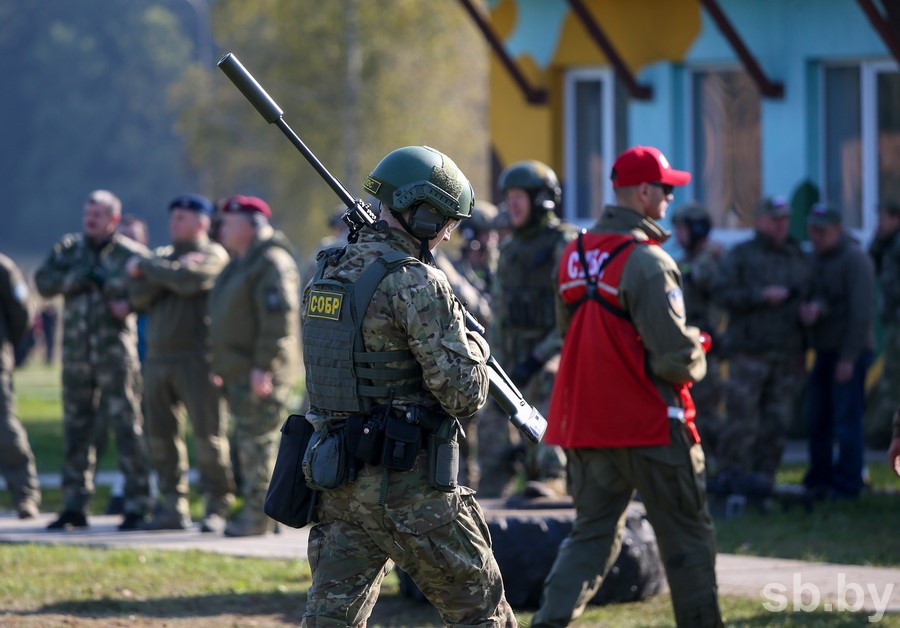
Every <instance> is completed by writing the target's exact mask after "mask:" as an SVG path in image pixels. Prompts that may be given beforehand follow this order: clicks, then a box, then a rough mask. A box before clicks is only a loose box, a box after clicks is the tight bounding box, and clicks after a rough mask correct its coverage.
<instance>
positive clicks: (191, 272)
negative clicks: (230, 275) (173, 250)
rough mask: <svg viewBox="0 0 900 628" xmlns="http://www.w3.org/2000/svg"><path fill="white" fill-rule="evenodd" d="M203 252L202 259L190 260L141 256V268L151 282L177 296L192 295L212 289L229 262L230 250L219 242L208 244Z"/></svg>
mask: <svg viewBox="0 0 900 628" xmlns="http://www.w3.org/2000/svg"><path fill="white" fill-rule="evenodd" d="M201 254H202V255H203V259H202V260H201V261H196V262H194V261H189V262H188V263H182V262H181V261H179V260H177V259H170V258H169V257H167V256H160V255H155V256H153V257H148V258H144V259H142V260H141V262H140V264H139V268H140V269H141V273H143V275H144V276H145V277H146V278H147V280H148V281H149V282H150V283H153V284H156V285H158V286H160V287H162V288H163V289H165V290H169V291H170V292H174V293H175V294H177V295H178V296H182V297H191V296H194V295H196V294H200V293H201V292H204V291H207V290H210V289H212V286H213V284H214V283H215V282H216V277H217V276H218V275H219V273H221V272H222V269H223V268H225V265H226V264H227V263H228V254H227V253H226V252H225V249H223V248H222V247H220V246H214V247H209V248H208V249H206V250H205V251H202V252H201Z"/></svg>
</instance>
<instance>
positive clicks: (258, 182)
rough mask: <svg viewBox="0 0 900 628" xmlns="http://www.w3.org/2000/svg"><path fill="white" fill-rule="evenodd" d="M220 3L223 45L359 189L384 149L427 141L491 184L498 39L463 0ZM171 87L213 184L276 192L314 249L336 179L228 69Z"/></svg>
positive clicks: (225, 189) (285, 217) (195, 159)
mask: <svg viewBox="0 0 900 628" xmlns="http://www.w3.org/2000/svg"><path fill="white" fill-rule="evenodd" d="M212 9H213V11H212V19H213V25H214V33H215V38H216V40H217V43H218V45H219V47H220V49H221V51H222V52H223V53H224V52H234V53H235V54H236V55H237V56H238V57H239V58H240V60H241V62H242V63H243V64H244V65H245V66H246V67H247V69H248V70H250V72H251V73H252V74H253V75H254V76H255V77H256V79H257V80H258V81H259V82H260V84H261V85H262V86H263V87H264V88H265V89H266V91H267V92H268V93H269V94H270V95H271V96H272V97H273V98H274V99H275V100H276V102H278V104H279V105H280V106H281V107H282V108H283V109H284V111H285V120H286V121H287V122H288V124H290V125H291V127H292V128H293V129H294V130H295V131H296V132H297V133H298V134H299V135H300V137H301V138H302V139H303V141H304V143H305V144H306V145H307V146H308V147H309V148H310V149H311V150H312V151H313V152H314V153H315V154H316V156H317V157H318V158H319V160H320V161H322V163H323V164H325V166H326V167H327V168H328V169H329V170H330V171H331V173H332V174H333V175H335V176H336V177H337V178H338V179H340V180H341V181H342V182H343V183H344V185H346V186H347V187H348V189H349V190H350V193H351V194H352V195H354V196H362V195H363V192H362V182H363V180H364V179H365V176H366V175H367V174H368V172H369V171H370V170H371V168H372V167H374V165H375V164H376V163H377V161H378V160H379V159H380V158H381V157H382V156H383V155H384V154H385V153H386V152H388V151H389V150H391V149H393V148H397V147H399V146H404V145H408V144H427V145H431V146H434V147H435V148H438V149H439V150H442V151H444V152H446V153H447V154H449V155H451V156H452V157H453V158H454V159H455V160H456V161H457V163H459V165H460V167H461V168H462V169H463V171H464V172H466V173H467V174H468V175H469V176H470V178H471V179H472V180H473V183H474V184H475V185H476V195H479V196H480V195H484V196H490V193H489V190H488V189H486V188H484V187H482V186H483V185H484V182H485V181H486V180H487V178H488V175H487V140H486V131H485V130H486V121H485V102H486V93H487V89H486V63H487V53H486V50H485V47H484V45H483V42H482V40H481V38H480V37H479V35H478V33H477V32H476V30H475V29H474V27H473V26H472V25H471V24H470V22H469V21H468V17H467V16H466V14H465V12H464V11H463V10H462V9H461V8H460V7H459V5H458V4H457V3H455V2H421V1H420V0H365V1H363V0H335V1H331V2H316V1H315V0H257V1H256V2H252V3H249V2H243V1H242V0H219V1H217V2H216V3H215V4H214V5H213V6H212ZM173 94H174V97H175V101H176V102H177V103H178V105H179V107H180V108H181V110H182V115H181V118H180V123H181V124H180V128H181V130H182V131H183V133H184V134H185V137H186V138H187V146H188V154H189V157H190V160H191V163H192V165H193V166H194V167H195V168H196V169H198V170H202V171H203V173H204V174H203V176H204V181H205V182H206V183H207V184H208V185H209V188H210V190H215V191H216V193H217V194H218V195H220V196H224V195H228V194H234V193H253V194H258V195H261V196H264V197H265V198H266V199H267V200H269V201H270V203H271V205H272V207H273V211H274V212H275V214H276V216H277V221H278V223H279V225H280V226H281V227H282V228H284V229H285V230H286V231H287V233H288V235H289V236H290V237H292V238H293V240H294V241H295V243H297V244H299V245H300V246H301V247H302V249H303V250H304V251H309V250H310V248H311V247H312V246H314V244H315V243H316V242H317V241H318V239H319V238H320V237H321V236H322V235H323V233H324V232H325V230H326V227H325V223H326V219H327V216H328V215H330V213H331V211H332V210H333V209H334V208H335V207H337V206H338V205H339V201H338V199H337V197H336V196H335V195H334V194H333V192H332V191H331V189H330V188H329V187H328V186H327V185H326V184H325V183H324V182H323V181H322V180H321V179H320V178H319V177H318V175H317V174H316V173H315V171H314V170H313V169H312V168H311V167H310V166H309V165H308V164H307V163H306V162H305V160H304V159H303V157H302V156H301V155H300V154H299V153H298V152H297V151H296V149H295V148H294V147H293V146H292V145H291V144H290V142H288V141H287V140H286V139H285V138H284V137H283V136H282V134H281V132H280V131H278V130H277V129H275V128H273V127H267V126H266V124H265V122H264V121H263V119H262V118H261V117H260V116H259V114H258V113H257V112H256V111H255V110H254V109H253V108H252V107H251V106H250V104H249V103H248V102H247V101H246V100H245V99H244V97H243V96H242V95H241V94H240V92H238V91H237V89H236V88H235V87H234V86H233V85H232V84H231V83H230V81H229V80H228V79H227V78H226V77H225V76H224V75H223V74H222V73H221V72H220V71H219V70H215V71H214V72H209V71H208V70H207V69H206V68H203V69H200V68H194V69H192V70H191V71H190V72H188V74H187V75H186V76H185V78H184V79H183V80H182V81H181V82H180V83H179V85H178V86H177V87H176V88H175V89H174V91H173Z"/></svg>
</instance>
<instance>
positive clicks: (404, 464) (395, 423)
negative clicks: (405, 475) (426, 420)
mask: <svg viewBox="0 0 900 628" xmlns="http://www.w3.org/2000/svg"><path fill="white" fill-rule="evenodd" d="M421 444H422V428H420V427H419V426H418V425H417V424H415V423H408V422H407V421H406V419H405V418H404V416H403V415H398V414H397V413H396V412H389V413H388V415H387V418H386V419H385V424H384V445H383V447H382V449H381V464H382V466H385V467H387V468H388V469H392V470H394V471H410V470H411V469H412V468H413V467H414V466H415V464H416V455H417V454H418V453H419V448H420V447H421Z"/></svg>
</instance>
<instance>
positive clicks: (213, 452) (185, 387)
mask: <svg viewBox="0 0 900 628" xmlns="http://www.w3.org/2000/svg"><path fill="white" fill-rule="evenodd" d="M212 213H213V204H212V203H211V202H210V201H209V199H207V198H205V197H203V196H200V195H197V194H185V195H183V196H179V197H177V198H175V199H174V200H173V201H172V202H171V203H169V233H170V236H171V240H172V243H171V244H170V245H168V246H164V247H160V248H159V249H157V250H156V251H155V255H154V256H153V257H151V258H140V257H134V258H132V259H131V260H130V261H129V262H128V265H127V270H128V274H129V277H130V282H129V294H130V297H131V301H132V304H133V306H134V307H135V309H137V310H139V311H141V310H142V311H145V312H147V318H148V321H147V359H146V363H145V365H144V402H145V409H146V415H147V425H146V430H147V441H148V444H149V446H150V454H151V456H152V459H153V466H154V467H155V469H156V472H157V474H158V475H159V493H160V494H159V503H158V504H157V507H156V510H155V512H154V513H153V516H152V517H151V519H150V520H149V521H147V522H146V523H145V526H144V527H145V528H147V529H151V530H184V529H187V528H189V527H190V526H191V525H192V523H191V518H190V514H189V511H188V492H189V485H188V469H189V465H188V455H187V448H186V447H185V442H184V414H183V413H184V411H185V410H186V411H187V414H188V416H189V417H190V421H191V426H192V428H193V432H194V445H195V449H196V452H197V460H196V461H195V463H196V466H197V468H198V469H199V472H200V490H201V491H202V493H203V497H204V500H205V502H206V512H205V515H204V517H203V519H202V520H201V522H200V529H201V530H202V531H203V532H219V533H221V532H222V531H223V529H224V527H225V521H226V519H227V518H228V514H229V512H230V510H231V505H232V503H233V501H234V492H235V486H234V476H233V474H232V469H231V458H230V454H229V448H228V436H227V429H226V425H227V423H226V414H225V412H224V411H223V410H222V407H221V405H222V404H221V399H220V396H219V393H218V391H217V390H216V388H215V386H213V383H212V378H211V374H212V372H211V366H210V350H209V341H208V325H209V323H208V321H209V317H208V316H207V310H206V302H207V295H208V293H209V291H210V289H211V288H212V286H213V284H214V283H215V280H216V277H217V276H218V275H219V273H220V272H221V271H222V269H223V268H225V265H226V264H227V263H228V253H226V252H225V249H224V248H222V246H221V245H219V244H217V243H216V242H213V241H212V240H210V238H209V235H208V233H209V227H210V219H211V217H212Z"/></svg>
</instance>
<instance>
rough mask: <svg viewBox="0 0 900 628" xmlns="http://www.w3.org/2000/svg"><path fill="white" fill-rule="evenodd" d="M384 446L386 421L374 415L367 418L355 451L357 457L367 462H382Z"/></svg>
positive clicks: (375, 463)
mask: <svg viewBox="0 0 900 628" xmlns="http://www.w3.org/2000/svg"><path fill="white" fill-rule="evenodd" d="M383 447H384V423H383V422H382V421H381V420H379V419H375V418H372V417H368V418H366V420H365V422H364V423H363V424H362V427H361V429H360V434H359V441H357V443H356V450H355V452H354V455H355V457H356V459H357V460H359V461H360V462H364V463H366V464H374V465H377V464H381V451H382V449H383Z"/></svg>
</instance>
